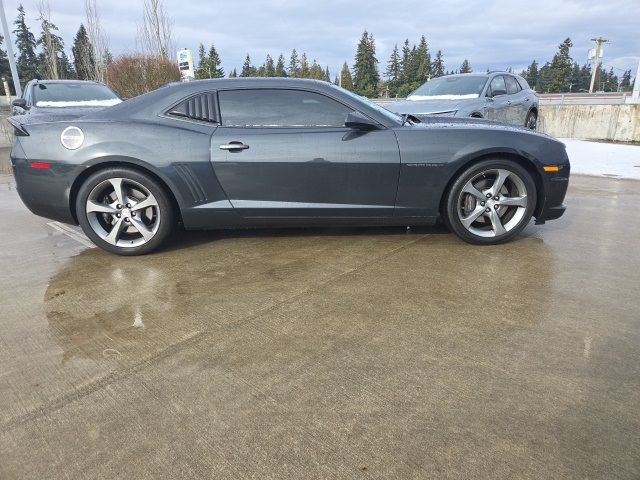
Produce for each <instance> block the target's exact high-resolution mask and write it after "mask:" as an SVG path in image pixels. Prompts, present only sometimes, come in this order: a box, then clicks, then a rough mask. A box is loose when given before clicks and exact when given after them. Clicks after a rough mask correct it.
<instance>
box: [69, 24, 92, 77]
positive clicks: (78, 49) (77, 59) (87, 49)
mask: <svg viewBox="0 0 640 480" xmlns="http://www.w3.org/2000/svg"><path fill="white" fill-rule="evenodd" d="M71 53H72V54H73V64H74V66H75V70H76V75H77V77H78V79H79V80H93V79H94V76H95V71H96V59H95V55H94V53H93V46H92V45H91V42H90V41H89V36H88V35H87V30H86V29H85V28H84V25H83V24H80V28H79V29H78V33H76V36H75V37H74V39H73V47H71Z"/></svg>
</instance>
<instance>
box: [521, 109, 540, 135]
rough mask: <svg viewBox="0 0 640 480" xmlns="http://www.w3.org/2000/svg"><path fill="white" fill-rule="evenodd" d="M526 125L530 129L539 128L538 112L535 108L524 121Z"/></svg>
mask: <svg viewBox="0 0 640 480" xmlns="http://www.w3.org/2000/svg"><path fill="white" fill-rule="evenodd" d="M524 126H525V127H526V128H528V129H529V130H535V129H536V128H538V114H537V113H536V112H534V111H533V110H532V111H530V112H529V113H528V114H527V118H526V120H525V121H524Z"/></svg>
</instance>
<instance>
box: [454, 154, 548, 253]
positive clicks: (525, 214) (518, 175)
mask: <svg viewBox="0 0 640 480" xmlns="http://www.w3.org/2000/svg"><path fill="white" fill-rule="evenodd" d="M505 170H506V171H508V172H509V174H508V177H507V178H508V179H510V180H507V181H505V187H504V189H506V188H507V187H508V184H507V182H512V183H514V186H513V187H512V189H513V191H514V192H515V191H516V189H522V188H524V189H526V195H524V196H522V195H520V196H518V195H515V196H513V197H511V198H510V196H509V195H507V194H503V193H500V194H499V195H498V196H500V195H503V196H502V197H501V199H502V200H503V201H505V202H506V201H509V200H512V201H513V200H517V201H520V202H522V203H525V204H526V206H522V207H521V206H504V205H502V206H501V205H500V203H499V202H500V200H494V198H490V199H486V198H482V199H480V198H476V197H475V196H472V199H471V200H472V203H471V206H472V207H473V212H471V214H469V215H466V216H465V212H463V211H462V208H463V207H461V204H462V202H463V201H464V202H468V201H469V200H468V198H467V197H468V195H470V194H469V193H467V192H464V197H463V189H465V187H466V186H467V185H468V183H469V182H472V183H473V182H474V181H476V180H475V179H479V180H478V182H480V183H481V182H483V181H485V182H489V181H491V178H492V177H491V176H492V175H495V176H496V177H497V172H498V171H505ZM512 175H513V176H512ZM484 179H486V180H484ZM516 179H519V181H516ZM494 183H495V180H494ZM516 183H517V185H515V184H516ZM518 185H519V187H518ZM476 191H477V192H479V193H482V194H483V195H486V194H485V193H483V192H482V190H480V189H477V190H476ZM507 193H508V192H507ZM476 200H477V202H476ZM481 200H484V201H485V203H487V205H486V206H485V203H481ZM536 201H537V192H536V186H535V182H534V181H533V179H532V178H531V175H530V174H529V172H527V171H526V170H525V169H524V168H523V167H522V166H520V165H519V164H517V163H516V162H513V161H511V160H502V159H489V160H483V161H481V162H478V163H476V164H473V165H471V166H470V167H468V168H466V169H465V170H464V171H462V173H460V174H459V175H458V177H457V178H456V179H455V181H454V183H453V185H451V188H450V189H449V190H448V192H447V194H446V197H445V203H444V212H443V217H444V221H445V223H446V225H447V227H449V229H450V230H451V231H452V232H453V233H455V234H456V235H457V236H458V237H459V238H460V239H462V240H464V241H465V242H468V243H473V244H476V245H495V244H499V243H504V242H508V241H510V240H512V239H513V238H514V237H516V236H517V235H518V234H519V233H520V232H521V231H522V230H523V229H524V227H526V226H527V224H528V223H529V221H530V220H531V217H532V215H533V211H534V209H535V206H536ZM489 202H491V204H489ZM464 205H465V206H467V205H468V204H466V203H465V204H464ZM496 205H497V206H496ZM481 206H482V208H481ZM490 207H493V208H495V209H496V211H495V212H494V211H490V212H489V213H487V214H486V215H485V213H481V214H480V217H478V219H479V220H477V221H476V222H474V223H472V224H471V225H470V226H469V227H466V226H465V225H463V222H462V218H461V217H464V219H465V220H467V219H468V218H472V214H473V213H474V212H476V211H480V210H483V209H485V208H490ZM469 208H471V207H469ZM476 209H478V210H476ZM501 210H504V213H502V214H500V213H498V212H500V211H501ZM485 211H487V210H485ZM494 213H496V214H498V215H499V216H500V215H502V220H507V221H506V222H505V224H503V223H502V220H501V222H500V224H501V225H503V228H506V226H508V227H509V228H508V230H506V231H505V232H504V233H501V234H497V233H496V230H497V229H492V228H491V226H492V224H493V222H492V220H491V218H492V216H493V214H494ZM481 221H482V222H484V223H487V224H488V225H486V226H485V225H480V226H478V223H480V222H481ZM485 230H486V231H485ZM489 230H491V232H489ZM474 232H477V233H479V234H476V233H474ZM492 232H493V234H494V236H483V235H491V234H492Z"/></svg>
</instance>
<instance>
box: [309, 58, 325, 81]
mask: <svg viewBox="0 0 640 480" xmlns="http://www.w3.org/2000/svg"><path fill="white" fill-rule="evenodd" d="M309 78H313V79H314V80H324V69H323V68H322V67H321V66H320V64H319V63H318V62H317V61H316V59H315V58H314V59H313V63H312V64H311V68H310V69H309Z"/></svg>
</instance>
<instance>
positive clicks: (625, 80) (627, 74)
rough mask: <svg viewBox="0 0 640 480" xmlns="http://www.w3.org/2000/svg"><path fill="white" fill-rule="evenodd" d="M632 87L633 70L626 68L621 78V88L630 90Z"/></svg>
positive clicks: (624, 90) (625, 90)
mask: <svg viewBox="0 0 640 480" xmlns="http://www.w3.org/2000/svg"><path fill="white" fill-rule="evenodd" d="M630 87H631V70H625V71H624V73H623V74H622V78H621V79H620V90H621V91H623V92H628V91H629V90H630Z"/></svg>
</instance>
